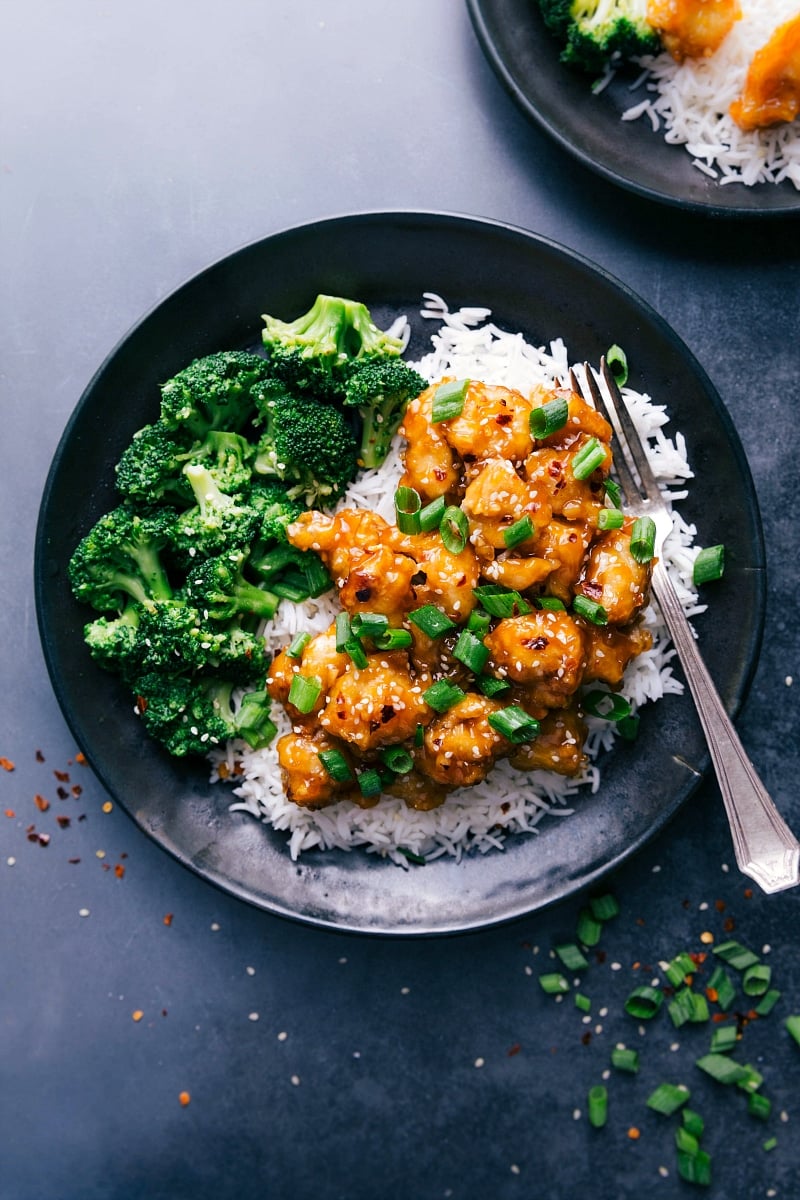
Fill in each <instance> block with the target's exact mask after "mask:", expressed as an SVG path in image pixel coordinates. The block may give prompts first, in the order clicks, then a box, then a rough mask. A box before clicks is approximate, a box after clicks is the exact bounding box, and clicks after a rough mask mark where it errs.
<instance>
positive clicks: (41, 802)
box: [33, 792, 50, 812]
mask: <svg viewBox="0 0 800 1200" xmlns="http://www.w3.org/2000/svg"><path fill="white" fill-rule="evenodd" d="M33 803H34V804H35V805H36V807H37V808H38V810H39V812H47V810H48V808H49V807H50V801H49V800H45V798H44V796H40V795H39V794H38V792H37V794H36V795H35V796H34V797H33Z"/></svg>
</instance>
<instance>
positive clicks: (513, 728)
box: [488, 704, 540, 746]
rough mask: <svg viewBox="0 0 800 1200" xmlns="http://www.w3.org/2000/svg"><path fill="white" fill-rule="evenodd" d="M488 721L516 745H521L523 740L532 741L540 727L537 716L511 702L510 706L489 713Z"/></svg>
mask: <svg viewBox="0 0 800 1200" xmlns="http://www.w3.org/2000/svg"><path fill="white" fill-rule="evenodd" d="M488 721H489V724H490V725H491V727H492V729H494V730H495V731H496V732H497V733H500V734H502V735H503V737H504V738H508V740H509V742H513V744H514V745H515V746H520V745H522V743H523V742H532V741H533V739H534V738H535V737H536V735H537V733H538V732H539V728H540V726H539V722H538V721H537V720H536V718H535V717H532V716H531V715H530V713H526V712H525V709H524V708H519V707H518V706H517V705H516V704H509V706H508V708H501V709H500V711H499V712H493V713H489V717H488Z"/></svg>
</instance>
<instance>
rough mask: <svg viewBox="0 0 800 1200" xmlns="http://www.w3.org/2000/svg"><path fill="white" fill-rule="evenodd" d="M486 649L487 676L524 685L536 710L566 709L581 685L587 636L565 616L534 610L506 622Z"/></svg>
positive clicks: (492, 635)
mask: <svg viewBox="0 0 800 1200" xmlns="http://www.w3.org/2000/svg"><path fill="white" fill-rule="evenodd" d="M484 645H486V646H488V647H489V651H490V654H491V659H490V665H489V666H488V667H487V670H488V671H489V672H490V673H491V674H496V675H499V676H501V677H502V678H506V679H508V680H509V681H511V682H512V683H521V684H524V685H525V687H526V689H527V690H528V691H529V693H530V698H531V702H532V703H534V704H542V705H544V706H545V707H546V708H564V707H566V706H567V705H568V704H569V702H570V698H571V696H572V695H573V693H574V692H575V690H576V689H577V687H578V685H579V684H580V682H581V677H582V674H583V668H584V664H585V661H586V650H585V645H584V635H583V632H582V630H581V628H580V627H579V626H578V624H577V623H576V622H575V621H574V620H573V619H572V617H571V616H570V615H569V613H567V612H563V611H562V612H558V611H556V612H552V611H549V610H547V609H534V611H533V612H530V613H524V614H523V615H522V616H519V617H506V618H504V619H503V620H502V621H498V623H497V625H495V627H494V629H492V630H491V631H490V632H489V633H488V634H487V635H486V637H485V638H484Z"/></svg>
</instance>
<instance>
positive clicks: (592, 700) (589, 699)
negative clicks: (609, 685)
mask: <svg viewBox="0 0 800 1200" xmlns="http://www.w3.org/2000/svg"><path fill="white" fill-rule="evenodd" d="M581 703H582V705H583V710H584V712H587V713H589V715H590V716H592V717H603V719H604V720H606V721H620V720H621V719H622V718H623V717H628V716H630V712H631V706H630V702H629V701H628V700H626V699H625V697H624V696H618V695H616V694H615V693H614V692H600V691H597V692H588V693H587V694H586V695H585V696H584V697H583V699H582V701H581Z"/></svg>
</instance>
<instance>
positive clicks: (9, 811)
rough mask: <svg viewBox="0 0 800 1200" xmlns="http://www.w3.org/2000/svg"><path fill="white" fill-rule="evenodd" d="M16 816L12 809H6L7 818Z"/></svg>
mask: <svg viewBox="0 0 800 1200" xmlns="http://www.w3.org/2000/svg"><path fill="white" fill-rule="evenodd" d="M16 815H17V814H16V813H15V812H14V810H13V808H7V809H6V816H7V817H15V816H16Z"/></svg>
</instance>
